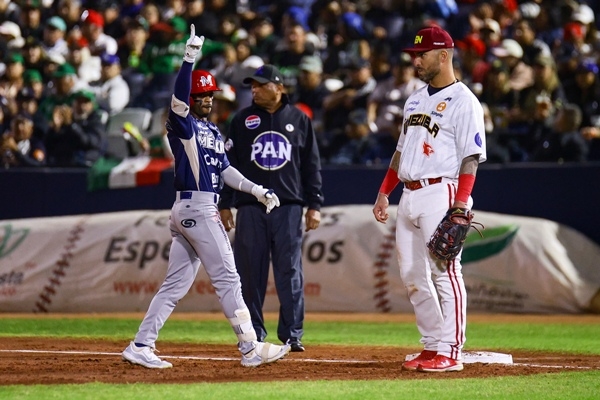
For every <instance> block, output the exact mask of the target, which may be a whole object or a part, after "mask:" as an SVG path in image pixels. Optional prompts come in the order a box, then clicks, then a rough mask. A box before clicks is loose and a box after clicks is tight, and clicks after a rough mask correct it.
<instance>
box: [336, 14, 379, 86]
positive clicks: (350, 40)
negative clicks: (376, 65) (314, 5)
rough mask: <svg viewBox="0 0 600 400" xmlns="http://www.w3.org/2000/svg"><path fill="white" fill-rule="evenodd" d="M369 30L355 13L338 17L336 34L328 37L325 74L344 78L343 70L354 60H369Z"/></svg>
mask: <svg viewBox="0 0 600 400" xmlns="http://www.w3.org/2000/svg"><path fill="white" fill-rule="evenodd" d="M369 38H370V34H369V30H368V29H367V27H366V26H365V24H364V21H363V19H362V17H361V16H360V15H359V14H357V13H355V12H345V13H343V14H341V15H340V16H339V17H338V21H337V32H336V33H335V34H333V35H332V36H331V37H328V46H327V57H326V59H325V62H324V70H325V73H326V74H331V75H336V76H338V77H342V78H343V77H344V70H345V69H346V68H348V67H349V65H350V64H352V62H353V60H355V59H359V58H360V59H365V60H369V59H370V58H371V48H370V46H369V41H368V39H369Z"/></svg>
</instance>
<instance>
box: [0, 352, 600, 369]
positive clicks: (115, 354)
mask: <svg viewBox="0 0 600 400" xmlns="http://www.w3.org/2000/svg"><path fill="white" fill-rule="evenodd" d="M0 353H32V354H73V355H89V356H111V357H116V356H120V355H121V353H109V352H101V351H74V350H19V349H15V350H3V349H0ZM160 357H161V358H170V359H174V360H197V361H238V360H239V358H233V357H200V356H169V355H162V354H161V355H160ZM280 361H288V362H289V361H294V362H311V363H339V364H343V363H350V364H375V363H380V362H382V361H369V360H331V359H315V358H286V359H283V360H280ZM498 364H499V365H504V366H507V367H518V366H520V367H532V368H562V369H587V370H592V369H600V367H598V368H594V367H578V366H572V365H546V364H532V363H512V364H505V363H498Z"/></svg>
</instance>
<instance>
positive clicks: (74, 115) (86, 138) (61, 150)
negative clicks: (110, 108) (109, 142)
mask: <svg viewBox="0 0 600 400" xmlns="http://www.w3.org/2000/svg"><path fill="white" fill-rule="evenodd" d="M105 129H106V126H105V125H104V124H103V123H102V117H101V115H100V113H99V112H98V110H97V108H96V105H95V103H94V94H93V93H92V92H90V91H86V90H80V91H77V92H76V93H74V94H73V96H72V101H71V103H70V104H62V105H57V106H55V107H54V109H53V110H52V118H51V120H50V127H49V129H48V132H47V134H46V150H47V158H48V165H49V166H52V167H89V166H91V165H92V164H93V163H94V162H95V161H96V160H97V159H98V158H100V156H101V155H102V154H103V153H104V149H105V146H106V143H105V139H104V132H105Z"/></svg>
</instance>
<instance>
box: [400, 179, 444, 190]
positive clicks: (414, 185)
mask: <svg viewBox="0 0 600 400" xmlns="http://www.w3.org/2000/svg"><path fill="white" fill-rule="evenodd" d="M441 181H442V178H428V179H421V180H420V181H410V182H404V187H405V188H407V189H409V190H417V189H421V188H422V187H425V186H429V185H433V184H435V183H440V182H441Z"/></svg>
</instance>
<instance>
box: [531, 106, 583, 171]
mask: <svg viewBox="0 0 600 400" xmlns="http://www.w3.org/2000/svg"><path fill="white" fill-rule="evenodd" d="M580 125H581V109H580V108H579V107H578V106H577V105H576V104H571V103H566V104H564V105H563V106H562V107H561V108H560V109H559V111H558V113H557V114H556V119H555V121H554V123H553V125H552V127H551V128H550V129H547V130H546V131H545V132H544V133H545V135H544V136H543V137H541V138H540V139H541V140H539V142H538V146H537V148H536V149H535V150H534V153H533V160H534V161H554V162H560V163H562V162H572V161H579V162H582V161H586V160H587V155H588V152H589V145H588V143H587V141H586V140H585V139H584V137H583V136H582V135H581V133H580V132H579V126H580Z"/></svg>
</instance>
